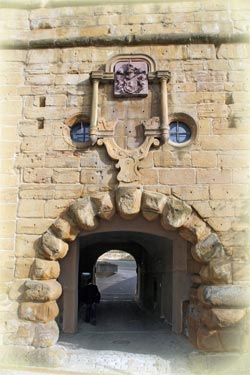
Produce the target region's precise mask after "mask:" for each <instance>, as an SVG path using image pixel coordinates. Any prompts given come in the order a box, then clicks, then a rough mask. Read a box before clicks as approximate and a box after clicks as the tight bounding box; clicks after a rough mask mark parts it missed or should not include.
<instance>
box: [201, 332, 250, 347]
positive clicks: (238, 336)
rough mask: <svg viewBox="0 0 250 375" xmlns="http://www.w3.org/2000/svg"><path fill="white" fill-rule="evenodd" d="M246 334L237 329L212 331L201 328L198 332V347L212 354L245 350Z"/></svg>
mask: <svg viewBox="0 0 250 375" xmlns="http://www.w3.org/2000/svg"><path fill="white" fill-rule="evenodd" d="M245 343H246V333H244V332H243V331H239V330H236V329H230V328H229V329H223V330H218V331H217V330H216V331H215V330H213V331H210V330H208V329H207V328H199V329H198V332H197V346H198V348H199V349H201V350H206V351H210V352H224V351H225V352H234V351H239V352H241V351H242V350H244V349H245Z"/></svg>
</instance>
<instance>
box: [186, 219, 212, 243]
mask: <svg viewBox="0 0 250 375" xmlns="http://www.w3.org/2000/svg"><path fill="white" fill-rule="evenodd" d="M210 232H211V230H210V228H209V227H208V226H207V225H206V223H204V221H202V220H201V219H200V218H199V217H198V216H197V215H196V214H194V213H193V214H192V215H191V216H190V217H189V218H188V219H187V221H186V222H185V223H184V224H183V225H182V226H181V228H180V230H179V233H180V235H181V237H183V238H184V239H185V240H187V241H190V242H192V243H193V244H196V243H197V242H198V241H201V240H202V239H203V238H206V237H208V235H209V234H210Z"/></svg>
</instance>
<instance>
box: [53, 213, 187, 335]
mask: <svg viewBox="0 0 250 375" xmlns="http://www.w3.org/2000/svg"><path fill="white" fill-rule="evenodd" d="M115 223H116V225H114V224H111V223H105V224H104V225H102V228H100V229H99V230H96V231H95V233H93V234H86V233H84V234H83V235H82V236H80V237H79V238H78V239H77V240H76V241H75V243H73V244H72V249H70V250H71V251H69V253H68V255H67V256H66V257H65V258H64V259H63V260H62V261H61V275H60V282H61V284H62V286H63V301H61V303H60V305H61V307H60V308H61V313H62V316H63V322H62V331H63V332H64V333H74V332H77V330H78V328H79V325H80V326H81V327H82V323H81V322H82V320H83V317H84V310H82V307H83V304H82V301H81V299H80V297H79V296H80V293H79V290H80V288H81V285H82V284H81V274H83V275H84V276H87V277H89V278H91V277H92V279H93V280H94V282H97V284H98V286H99V290H100V291H101V294H102V298H101V304H102V308H99V307H98V309H99V317H98V319H100V324H102V322H103V323H104V324H106V322H107V319H106V317H105V316H102V315H101V314H102V312H104V313H105V311H107V308H106V309H105V308H104V307H103V306H104V305H105V303H106V304H107V303H109V311H110V309H111V310H112V309H116V316H115V319H116V318H117V325H118V324H119V319H118V318H119V314H120V312H121V311H122V309H123V307H124V303H125V302H128V300H129V301H133V303H136V305H137V307H138V308H139V309H140V311H141V312H144V313H145V314H151V315H152V317H154V319H156V320H158V321H161V322H164V323H166V325H167V326H169V327H171V330H172V331H173V332H176V333H179V334H182V333H184V326H186V324H185V322H184V320H183V304H184V301H188V300H189V289H190V285H191V276H190V274H189V273H188V271H187V264H188V258H189V256H190V246H189V245H188V243H187V241H185V240H183V239H181V238H180V237H179V236H177V235H174V234H173V233H167V232H165V233H164V231H162V230H161V228H160V226H159V223H157V222H155V223H154V225H153V228H152V229H151V230H150V227H152V223H151V224H150V223H147V222H146V221H145V219H143V218H137V219H135V220H133V221H131V222H124V220H123V219H119V218H117V219H116V220H115ZM145 224H147V226H146V227H145ZM121 225H122V226H123V230H113V231H110V230H109V231H108V228H109V229H110V227H111V228H113V229H115V228H117V229H118V228H120V229H121ZM133 226H134V228H137V230H138V228H144V229H143V230H142V229H141V231H131V228H132V227H133ZM114 227H115V228H114ZM156 227H158V231H159V233H158V234H155V232H156ZM139 230H140V229H139ZM150 231H152V233H154V234H151V233H150ZM163 233H164V235H163ZM168 237H171V238H172V239H170V238H168ZM114 248H115V249H119V250H121V251H123V252H126V253H129V254H130V257H131V256H132V257H133V258H134V265H133V268H134V276H133V277H132V279H133V280H132V279H131V280H125V278H124V274H126V273H130V272H128V270H124V267H123V274H122V275H121V278H120V277H119V276H117V277H113V280H114V281H115V280H116V279H117V280H118V282H119V281H120V285H116V286H115V285H114V284H115V283H112V281H113V280H110V279H108V278H106V279H104V278H101V277H99V278H98V276H97V277H96V273H95V272H96V265H97V262H98V259H99V258H100V257H101V256H102V255H103V254H105V253H107V252H108V251H110V250H113V249H114ZM72 254H74V258H75V259H74V262H71V257H72ZM188 254H189V255H188ZM68 256H69V258H68ZM125 268H126V267H125ZM75 272H77V273H78V276H77V277H76V276H75V278H74V282H73V283H72V277H71V276H70V275H74V274H75ZM85 282H86V281H84V283H85ZM133 286H134V288H136V293H135V294H134V296H133V297H134V298H132V295H131V289H132V288H133ZM105 288H107V290H108V291H110V290H111V291H112V290H113V291H114V294H113V295H112V293H109V292H108V291H107V292H106V293H105ZM116 288H118V289H116ZM119 288H121V290H120V291H119ZM72 296H75V298H74V300H73V299H72ZM116 301H118V302H120V310H119V309H118V307H117V306H118V305H116V306H114V303H115V302H116ZM185 303H186V302H185ZM111 315H112V314H111ZM120 315H121V314H120ZM137 315H138V314H137ZM141 316H143V314H142V315H141ZM113 320H114V316H113Z"/></svg>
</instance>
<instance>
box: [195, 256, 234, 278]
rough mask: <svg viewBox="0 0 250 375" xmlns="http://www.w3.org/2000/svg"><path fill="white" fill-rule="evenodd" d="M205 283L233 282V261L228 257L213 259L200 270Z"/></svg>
mask: <svg viewBox="0 0 250 375" xmlns="http://www.w3.org/2000/svg"><path fill="white" fill-rule="evenodd" d="M200 277H201V280H202V283H203V284H232V263H231V260H228V259H212V260H211V262H210V263H209V264H208V265H207V266H203V267H202V269H201V271H200Z"/></svg>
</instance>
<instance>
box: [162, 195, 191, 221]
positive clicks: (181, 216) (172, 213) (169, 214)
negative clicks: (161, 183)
mask: <svg viewBox="0 0 250 375" xmlns="http://www.w3.org/2000/svg"><path fill="white" fill-rule="evenodd" d="M191 213H192V208H191V207H190V206H189V205H187V204H186V203H184V202H183V201H182V200H180V199H177V198H174V197H168V198H167V202H166V204H165V207H164V210H163V213H162V224H167V225H171V226H172V227H174V228H179V227H181V226H182V225H183V224H184V223H185V222H186V221H187V220H188V218H189V217H190V216H191Z"/></svg>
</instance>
